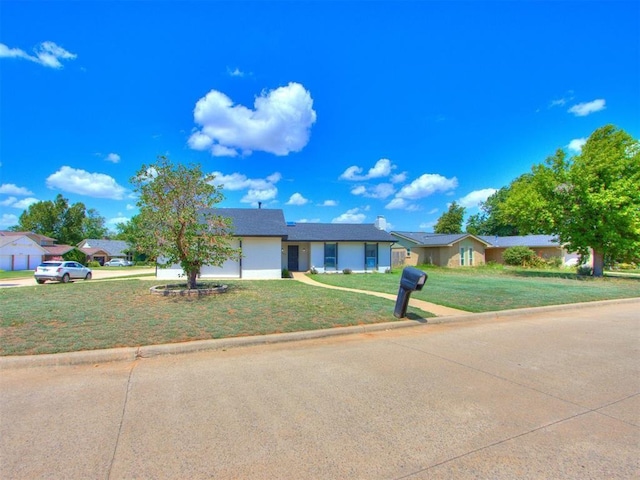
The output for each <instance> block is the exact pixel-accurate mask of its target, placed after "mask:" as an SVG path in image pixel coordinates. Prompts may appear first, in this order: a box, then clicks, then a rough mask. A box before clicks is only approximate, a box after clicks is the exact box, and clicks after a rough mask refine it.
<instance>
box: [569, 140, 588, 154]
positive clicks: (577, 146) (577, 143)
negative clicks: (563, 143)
mask: <svg viewBox="0 0 640 480" xmlns="http://www.w3.org/2000/svg"><path fill="white" fill-rule="evenodd" d="M585 143H587V139H586V138H574V139H573V140H571V141H570V142H569V145H567V148H568V149H569V150H573V151H574V152H578V153H580V152H581V151H582V147H583V146H584V144H585Z"/></svg>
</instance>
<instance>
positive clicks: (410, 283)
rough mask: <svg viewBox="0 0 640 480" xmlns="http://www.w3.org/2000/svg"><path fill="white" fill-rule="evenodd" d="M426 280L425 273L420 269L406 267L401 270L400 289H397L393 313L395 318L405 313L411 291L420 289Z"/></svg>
mask: <svg viewBox="0 0 640 480" xmlns="http://www.w3.org/2000/svg"><path fill="white" fill-rule="evenodd" d="M426 281H427V274H426V273H425V272H423V271H422V270H418V269H417V268H413V267H406V268H405V269H404V270H403V271H402V277H400V289H399V290H398V298H397V300H396V308H395V310H394V311H393V315H394V316H395V317H396V318H404V317H405V316H406V315H407V307H408V306H409V297H410V296H411V292H415V291H416V290H422V287H424V284H425V283H426Z"/></svg>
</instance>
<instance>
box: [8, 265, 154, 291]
mask: <svg viewBox="0 0 640 480" xmlns="http://www.w3.org/2000/svg"><path fill="white" fill-rule="evenodd" d="M154 272H155V267H144V268H139V267H131V268H123V269H118V270H91V275H92V279H93V280H105V279H109V278H118V277H128V276H131V275H141V274H145V273H154ZM83 281H84V280H74V282H83ZM44 285H46V283H45V284H44ZM29 286H38V284H37V283H36V280H35V278H33V275H31V276H30V277H29V278H18V279H13V278H8V279H4V280H0V288H11V287H29ZM40 286H41V285H40Z"/></svg>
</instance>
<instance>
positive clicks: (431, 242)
mask: <svg viewBox="0 0 640 480" xmlns="http://www.w3.org/2000/svg"><path fill="white" fill-rule="evenodd" d="M391 235H393V236H394V237H396V238H398V239H401V240H404V241H409V242H411V243H414V244H415V246H416V247H445V246H451V245H453V244H455V243H458V242H460V241H462V240H464V239H466V238H473V239H474V240H477V241H479V242H481V243H484V244H485V245H489V243H488V242H487V241H486V240H485V239H484V238H482V237H477V236H475V235H472V234H470V233H451V234H448V233H425V232H391Z"/></svg>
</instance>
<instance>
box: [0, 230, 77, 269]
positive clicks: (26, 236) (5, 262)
mask: <svg viewBox="0 0 640 480" xmlns="http://www.w3.org/2000/svg"><path fill="white" fill-rule="evenodd" d="M74 248H75V247H73V246H71V245H56V243H55V239H53V238H51V237H47V236H46V235H40V234H38V233H33V232H10V231H0V270H34V269H35V268H36V267H37V266H38V265H40V263H42V262H45V261H47V260H62V256H63V255H65V254H66V253H68V252H70V251H71V250H73V249H74Z"/></svg>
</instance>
